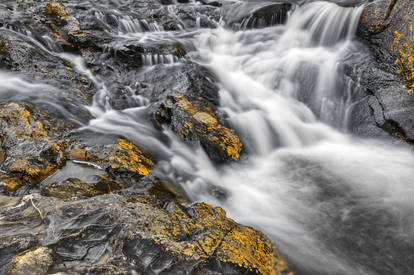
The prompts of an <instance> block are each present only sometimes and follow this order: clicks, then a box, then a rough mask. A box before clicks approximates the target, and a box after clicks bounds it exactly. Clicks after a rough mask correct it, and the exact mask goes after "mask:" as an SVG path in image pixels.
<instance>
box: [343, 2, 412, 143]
mask: <svg viewBox="0 0 414 275" xmlns="http://www.w3.org/2000/svg"><path fill="white" fill-rule="evenodd" d="M413 18H414V6H413V3H412V1H410V0H376V1H372V2H370V3H369V4H367V6H366V7H365V9H364V11H363V14H362V18H361V22H360V24H359V28H358V33H357V35H358V39H359V41H360V43H361V47H362V48H365V52H363V53H362V54H359V55H357V56H355V58H353V59H352V61H351V62H350V64H349V67H350V68H352V69H351V70H350V75H351V77H352V78H353V79H354V80H356V81H357V82H358V83H359V84H360V87H361V93H360V94H359V95H358V96H357V98H356V100H355V101H356V103H355V105H354V107H353V109H352V114H351V118H350V124H351V130H352V132H354V133H357V134H360V135H363V136H371V137H372V136H384V137H386V135H387V134H391V135H392V136H394V137H396V138H398V139H400V140H405V141H406V142H408V143H414V95H413V94H410V93H408V90H407V88H406V87H405V86H404V81H403V79H402V77H401V76H400V75H399V72H398V67H397V66H396V64H395V60H396V59H397V58H398V55H397V52H396V51H395V50H394V49H393V43H394V41H395V39H396V36H395V31H398V32H399V33H401V34H403V35H406V36H407V35H410V31H409V28H410V26H414V20H413Z"/></svg>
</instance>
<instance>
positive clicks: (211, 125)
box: [157, 94, 242, 161]
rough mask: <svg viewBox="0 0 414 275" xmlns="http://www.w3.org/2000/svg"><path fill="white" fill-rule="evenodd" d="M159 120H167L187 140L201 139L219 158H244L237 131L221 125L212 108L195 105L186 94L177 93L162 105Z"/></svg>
mask: <svg viewBox="0 0 414 275" xmlns="http://www.w3.org/2000/svg"><path fill="white" fill-rule="evenodd" d="M157 116H158V121H160V122H161V123H162V122H163V121H167V122H168V123H169V124H170V125H171V127H172V129H173V130H174V131H175V132H177V133H178V134H179V135H180V137H181V138H182V139H183V140H189V141H194V140H199V141H200V143H201V145H203V147H204V148H205V150H206V151H207V153H208V154H209V156H210V157H211V158H212V159H214V160H216V161H223V160H228V159H232V160H235V161H237V160H238V159H239V158H240V152H241V150H242V143H241V142H240V139H239V137H238V136H237V135H236V134H235V132H234V131H233V130H231V129H229V128H227V127H225V126H223V125H221V124H220V123H219V122H218V120H217V118H216V117H215V116H214V114H213V112H212V110H211V108H209V107H208V106H203V105H201V104H197V105H195V104H193V103H192V102H190V101H189V99H188V98H187V97H186V96H185V95H183V94H175V95H173V96H171V97H170V98H169V100H168V101H167V102H165V103H164V104H162V106H161V109H160V110H159V111H158V113H157Z"/></svg>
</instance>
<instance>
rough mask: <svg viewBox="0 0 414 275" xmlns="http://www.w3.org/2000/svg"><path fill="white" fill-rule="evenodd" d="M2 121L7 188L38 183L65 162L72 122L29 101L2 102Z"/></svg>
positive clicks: (3, 172)
mask: <svg viewBox="0 0 414 275" xmlns="http://www.w3.org/2000/svg"><path fill="white" fill-rule="evenodd" d="M0 125H1V128H0V140H1V146H0V147H1V148H0V149H1V152H2V153H1V156H3V157H2V163H0V165H1V173H0V181H1V182H2V183H3V185H4V190H5V192H14V191H16V190H17V189H18V188H20V187H21V186H22V185H23V184H26V183H29V184H37V183H39V182H41V181H42V180H43V179H45V178H46V177H48V176H49V175H51V174H52V173H53V172H54V171H56V170H57V169H59V168H60V167H62V166H63V165H64V163H65V161H66V155H65V150H66V147H67V145H68V144H67V142H66V141H65V140H63V139H62V137H63V136H64V135H65V133H68V131H70V129H72V127H73V125H70V124H68V123H64V122H57V121H56V120H54V119H51V118H50V116H49V114H48V113H47V112H44V111H41V110H39V109H37V108H35V107H33V106H32V105H31V104H29V103H8V104H4V105H1V106H0Z"/></svg>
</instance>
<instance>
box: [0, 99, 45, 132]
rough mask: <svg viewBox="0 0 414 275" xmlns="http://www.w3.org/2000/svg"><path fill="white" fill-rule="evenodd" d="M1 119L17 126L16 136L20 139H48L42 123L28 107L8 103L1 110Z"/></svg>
mask: <svg viewBox="0 0 414 275" xmlns="http://www.w3.org/2000/svg"><path fill="white" fill-rule="evenodd" d="M0 119H3V120H8V121H10V124H12V125H13V126H16V131H15V134H16V136H17V137H19V138H28V137H30V138H35V139H44V138H47V136H48V133H47V132H46V131H45V126H44V125H43V123H42V122H40V121H39V120H37V119H36V118H34V117H33V115H32V113H31V112H30V111H29V109H28V106H27V105H22V104H17V103H8V104H5V105H4V106H3V107H2V108H1V109H0Z"/></svg>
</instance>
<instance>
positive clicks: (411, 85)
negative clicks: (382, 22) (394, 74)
mask: <svg viewBox="0 0 414 275" xmlns="http://www.w3.org/2000/svg"><path fill="white" fill-rule="evenodd" d="M409 31H410V34H409V35H403V34H401V33H399V32H398V31H395V39H394V43H393V50H394V51H395V52H396V53H397V55H398V58H397V59H396V60H395V63H396V64H397V65H398V72H399V73H400V74H401V76H402V77H403V79H404V82H405V86H406V88H407V89H408V92H410V93H412V92H414V51H413V45H414V29H413V26H410V27H409Z"/></svg>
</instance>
